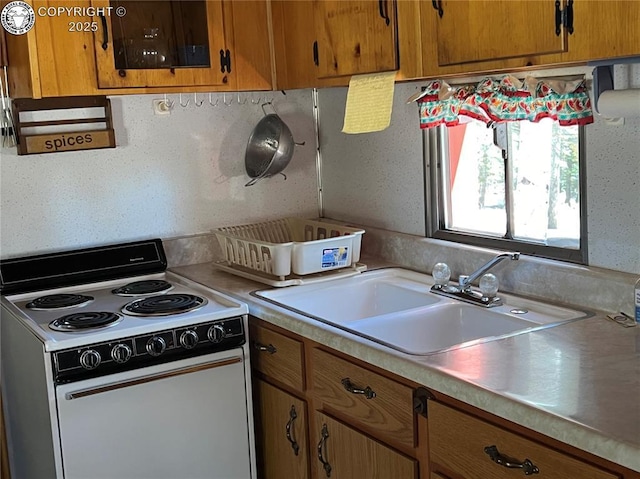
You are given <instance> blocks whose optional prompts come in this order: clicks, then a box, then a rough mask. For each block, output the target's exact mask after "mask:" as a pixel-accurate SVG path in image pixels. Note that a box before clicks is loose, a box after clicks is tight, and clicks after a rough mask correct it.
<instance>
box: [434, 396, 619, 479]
mask: <svg viewBox="0 0 640 479" xmlns="http://www.w3.org/2000/svg"><path fill="white" fill-rule="evenodd" d="M428 414H429V448H430V451H431V463H432V470H433V471H440V469H441V468H445V469H444V470H443V474H445V475H446V474H447V472H450V473H451V474H453V473H455V477H460V478H464V479H486V478H487V477H490V478H492V479H513V478H515V477H521V476H522V477H524V476H525V474H526V473H525V471H524V469H509V468H507V467H505V466H501V465H499V464H496V463H495V462H493V461H492V460H491V458H490V457H489V455H488V454H487V453H486V452H485V448H486V447H491V446H495V447H496V448H497V450H498V451H499V452H500V453H501V454H503V455H505V456H508V458H509V459H508V461H509V462H511V463H523V462H524V461H525V460H526V459H528V460H529V461H530V462H531V463H532V464H533V465H534V466H535V467H537V468H538V470H539V472H538V473H534V474H533V475H532V477H535V478H537V479H586V478H589V479H616V478H619V477H620V476H618V475H616V474H612V473H610V472H607V471H605V470H603V469H600V468H598V467H595V466H592V465H591V464H587V463H585V462H582V461H580V460H579V459H576V458H574V457H571V456H568V455H565V454H563V453H561V452H558V451H556V450H555V449H551V448H549V447H546V446H543V445H542V444H539V443H537V442H534V441H531V440H529V439H526V438H524V437H522V436H520V435H518V434H515V433H512V432H509V431H507V430H505V429H502V428H500V427H497V426H493V425H492V424H489V423H487V422H485V421H483V420H481V419H477V418H475V417H473V416H470V415H468V414H466V413H463V412H460V411H457V410H455V409H452V408H450V407H448V406H444V405H442V404H439V403H436V402H433V401H430V402H429V407H428ZM436 477H437V476H436Z"/></svg>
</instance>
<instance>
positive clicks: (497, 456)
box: [484, 446, 540, 476]
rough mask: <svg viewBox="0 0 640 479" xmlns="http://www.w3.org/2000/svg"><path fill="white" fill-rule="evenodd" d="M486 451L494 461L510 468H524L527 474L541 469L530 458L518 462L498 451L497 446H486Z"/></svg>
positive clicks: (535, 472) (536, 472)
mask: <svg viewBox="0 0 640 479" xmlns="http://www.w3.org/2000/svg"><path fill="white" fill-rule="evenodd" d="M484 452H486V453H487V454H488V456H489V457H490V458H491V460H492V461H493V462H495V463H496V464H500V465H501V466H504V467H508V468H509V469H522V472H524V474H525V476H530V475H531V474H538V473H539V472H540V470H539V469H538V468H537V466H536V465H535V464H533V462H531V461H530V460H529V459H525V460H524V461H523V462H517V461H515V460H513V459H511V458H509V457H507V456H504V455H503V454H501V453H500V451H498V448H497V447H496V446H487V447H485V448H484Z"/></svg>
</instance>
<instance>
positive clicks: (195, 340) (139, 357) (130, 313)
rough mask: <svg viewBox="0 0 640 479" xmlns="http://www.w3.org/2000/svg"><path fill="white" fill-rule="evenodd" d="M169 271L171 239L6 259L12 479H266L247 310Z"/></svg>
mask: <svg viewBox="0 0 640 479" xmlns="http://www.w3.org/2000/svg"><path fill="white" fill-rule="evenodd" d="M165 268H166V259H165V256H164V251H163V249H162V243H161V242H160V241H159V240H151V241H143V242H136V243H127V244H123V245H122V244H121V245H108V246H104V247H98V248H88V249H83V250H76V251H65V252H58V253H53V254H48V255H37V256H31V257H26V258H16V259H10V260H5V261H2V262H0V279H1V280H2V288H3V289H2V294H3V296H2V299H1V306H2V309H1V316H0V325H1V327H2V329H1V331H2V350H1V351H2V393H3V405H4V408H5V419H6V422H7V425H6V426H7V433H8V443H9V454H10V467H11V472H12V476H13V477H26V478H28V477H34V478H36V477H37V478H39V477H57V478H61V479H62V478H64V479H86V478H89V477H90V478H104V479H111V478H113V477H127V478H147V477H148V478H152V477H153V478H165V479H170V478H171V479H172V478H175V477H189V478H194V479H197V478H200V477H202V478H205V477H206V478H213V479H216V478H218V479H247V478H255V459H254V458H255V453H254V444H253V443H254V441H253V420H252V405H251V387H250V384H251V383H250V368H249V352H248V343H247V313H248V309H247V306H246V305H244V304H242V303H240V302H238V301H236V300H234V299H232V298H229V297H227V296H225V295H223V294H221V293H219V292H216V291H214V290H211V289H209V288H206V287H204V286H202V285H199V284H197V283H194V282H192V281H190V280H188V279H186V278H182V277H180V276H178V275H176V274H173V273H170V272H166V271H165ZM35 456H37V457H38V461H34V460H33V458H34V457H35Z"/></svg>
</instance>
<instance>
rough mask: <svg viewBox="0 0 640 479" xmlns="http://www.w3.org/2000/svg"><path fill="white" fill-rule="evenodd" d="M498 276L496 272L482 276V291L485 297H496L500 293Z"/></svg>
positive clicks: (480, 284)
mask: <svg viewBox="0 0 640 479" xmlns="http://www.w3.org/2000/svg"><path fill="white" fill-rule="evenodd" d="M498 285H499V282H498V278H496V275H495V274H491V273H487V274H485V275H483V276H482V278H480V283H479V286H480V292H481V293H482V296H483V297H485V298H495V296H496V294H498Z"/></svg>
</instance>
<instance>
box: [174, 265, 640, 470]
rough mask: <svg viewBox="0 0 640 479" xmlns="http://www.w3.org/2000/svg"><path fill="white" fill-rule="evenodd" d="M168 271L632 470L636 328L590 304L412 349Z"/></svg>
mask: <svg viewBox="0 0 640 479" xmlns="http://www.w3.org/2000/svg"><path fill="white" fill-rule="evenodd" d="M370 269H371V268H370ZM171 271H174V272H175V273H177V274H180V275H183V276H185V277H187V278H189V279H191V280H193V281H196V282H198V283H201V284H204V285H205V286H208V287H211V288H213V289H216V290H219V291H221V292H223V293H226V294H228V295H230V296H233V297H235V298H237V299H239V300H241V301H243V302H245V303H247V304H248V306H249V311H250V313H251V314H252V315H254V316H257V317H259V318H261V319H263V320H265V321H267V322H270V323H272V324H275V325H277V326H280V327H283V328H285V329H288V330H290V331H292V332H294V333H296V334H299V335H301V336H304V337H307V338H309V339H312V340H313V341H316V342H318V343H321V344H324V345H326V346H328V347H331V348H333V349H336V350H338V351H342V352H344V353H346V354H349V355H351V356H354V357H357V358H359V359H361V360H363V361H366V362H368V363H370V364H372V365H375V366H378V367H380V368H383V369H385V370H388V371H390V372H392V373H395V374H397V375H399V376H401V377H404V378H407V379H409V380H411V381H414V382H416V383H419V384H422V385H424V386H425V387H427V388H429V389H432V390H435V391H439V392H440V393H443V394H446V395H448V396H451V397H453V398H456V399H459V400H461V401H463V402H466V403H467V404H470V405H472V406H476V407H478V408H480V409H483V410H485V411H488V412H490V413H492V414H495V415H496V416H499V417H502V418H504V419H507V420H510V421H512V422H514V423H516V424H520V425H522V426H525V427H527V428H530V429H533V430H535V431H538V432H540V433H542V434H545V435H547V436H549V437H552V438H555V439H557V440H560V441H562V442H564V443H567V444H570V445H572V446H575V447H577V448H579V449H582V450H585V451H588V452H590V453H592V454H595V455H597V456H600V457H603V458H605V459H607V460H609V461H612V462H614V463H617V464H620V465H622V466H625V467H627V468H629V469H632V470H634V471H638V472H640V327H634V328H624V327H622V326H620V325H618V324H615V323H613V322H612V321H609V320H607V319H606V318H605V314H604V313H597V314H596V315H595V316H592V317H590V318H587V319H582V320H578V321H575V322H571V323H567V324H563V325H560V326H555V327H552V328H548V329H543V330H539V331H534V332H530V333H526V334H520V335H517V336H512V337H509V338H504V339H499V340H496V341H489V342H485V343H482V344H476V345H473V346H468V347H465V348H461V349H457V350H453V351H448V352H442V353H438V354H433V355H429V356H412V355H408V354H404V353H401V352H397V351H395V350H393V349H390V348H387V347H385V346H382V345H379V344H377V343H374V342H372V341H369V340H367V339H364V338H360V337H359V336H356V335H354V334H350V333H348V332H345V331H343V330H341V329H337V328H334V327H332V326H330V325H327V324H324V323H321V322H319V321H316V320H313V319H311V318H308V317H306V316H303V315H299V314H295V313H292V312H291V311H289V310H286V309H284V308H280V307H278V306H275V305H273V304H270V303H268V302H265V301H263V300H260V299H259V298H257V297H255V296H252V295H250V292H252V291H256V290H260V289H269V288H270V287H269V286H267V285H265V284H262V283H258V282H254V281H251V280H247V279H243V278H240V277H238V276H234V275H231V274H229V273H226V272H223V271H220V270H218V269H216V268H215V266H214V265H213V264H211V263H203V264H195V265H189V266H181V267H175V268H171Z"/></svg>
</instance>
